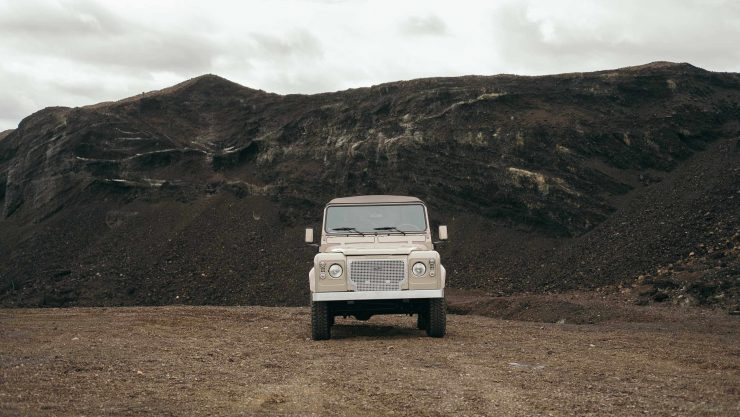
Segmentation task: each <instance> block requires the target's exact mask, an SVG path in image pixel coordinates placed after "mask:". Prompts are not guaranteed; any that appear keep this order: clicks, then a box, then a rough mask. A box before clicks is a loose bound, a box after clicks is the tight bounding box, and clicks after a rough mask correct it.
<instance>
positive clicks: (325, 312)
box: [311, 301, 331, 340]
mask: <svg viewBox="0 0 740 417" xmlns="http://www.w3.org/2000/svg"><path fill="white" fill-rule="evenodd" d="M330 317H331V315H330V314H329V305H328V304H327V303H326V302H321V301H314V302H312V303H311V338H312V339H313V340H327V339H329V338H330V337H331V325H330V324H329V323H330V319H329V318H330Z"/></svg>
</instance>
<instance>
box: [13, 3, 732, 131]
mask: <svg viewBox="0 0 740 417" xmlns="http://www.w3.org/2000/svg"><path fill="white" fill-rule="evenodd" d="M738 41H740V1H739V0H734V1H724V0H708V1H699V0H649V1H648V0H640V1H638V0H634V1H632V0H620V1H606V0H604V1H599V0H592V1H583V0H546V1H536V0H520V1H515V0H510V1H506V0H503V1H461V0H454V1H439V2H436V1H429V0H419V1H403V0H394V1H378V0H373V1H370V0H367V1H363V0H347V1H331V0H324V1H320V0H313V1H310V0H303V1H299V0H271V1H267V0H265V1H220V0H205V1H204V0H199V1H184V0H126V1H114V0H108V1H103V0H0V54H2V60H1V61H0V130H4V129H8V128H14V127H16V126H17V124H18V122H19V121H20V120H21V119H22V118H23V117H25V116H27V115H29V114H31V113H32V112H34V111H37V110H39V109H41V108H43V107H46V106H52V105H63V106H79V105H85V104H92V103H97V102H100V101H106V100H116V99H121V98H124V97H128V96H131V95H134V94H137V93H141V92H143V91H150V90H155V89H160V88H164V87H167V86H169V85H172V84H175V83H177V82H180V81H183V80H185V79H188V78H191V77H194V76H197V75H201V74H205V73H213V74H218V75H221V76H223V77H225V78H228V79H230V80H232V81H236V82H238V83H240V84H243V85H246V86H248V87H252V88H259V89H263V90H267V91H271V92H277V93H316V92H324V91H335V90H343V89H346V88H350V87H361V86H370V85H373V84H379V83H382V82H387V81H396V80H404V79H412V78H419V77H431V76H454V75H465V74H486V75H488V74H498V73H517V74H551V73H561V72H570V71H591V70H599V69H609V68H617V67H623V66H628V65H637V64H644V63H647V62H651V61H658V60H668V61H677V62H690V63H692V64H694V65H696V66H699V67H702V68H706V69H710V70H715V71H733V72H739V71H740V47H738V46H737V44H738Z"/></svg>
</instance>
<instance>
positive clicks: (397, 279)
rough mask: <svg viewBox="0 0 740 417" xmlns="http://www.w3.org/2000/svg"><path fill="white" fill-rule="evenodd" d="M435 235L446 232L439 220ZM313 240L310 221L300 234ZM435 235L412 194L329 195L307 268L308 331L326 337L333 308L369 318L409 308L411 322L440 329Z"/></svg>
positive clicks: (431, 331) (440, 271) (441, 276)
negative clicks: (331, 197) (311, 262)
mask: <svg viewBox="0 0 740 417" xmlns="http://www.w3.org/2000/svg"><path fill="white" fill-rule="evenodd" d="M439 239H440V240H446V239H447V226H439ZM313 241H314V231H313V229H310V228H309V229H306V242H307V243H313ZM435 243H440V242H433V241H432V233H431V227H430V225H429V216H428V215H427V208H426V205H424V203H423V202H422V201H421V200H419V199H418V198H415V197H401V196H392V195H368V196H358V197H346V198H336V199H334V200H331V201H330V202H329V204H327V206H326V208H325V209H324V225H323V227H322V229H321V241H320V242H319V245H318V246H319V253H318V254H317V255H316V256H315V257H314V265H313V268H311V271H310V272H309V273H308V280H309V284H310V286H311V329H312V336H313V339H314V340H324V339H329V338H330V337H331V326H332V325H333V324H334V318H335V317H337V316H342V317H349V316H354V317H355V318H356V319H358V320H369V319H370V317H371V316H373V315H376V314H408V315H410V316H413V315H416V316H417V327H418V328H419V329H422V330H426V332H427V334H428V335H429V336H432V337H443V336H444V334H445V325H446V315H445V314H446V313H445V298H444V287H445V276H446V272H445V268H444V267H443V266H442V264H441V263H440V260H439V253H438V252H436V251H435V250H434V244H435Z"/></svg>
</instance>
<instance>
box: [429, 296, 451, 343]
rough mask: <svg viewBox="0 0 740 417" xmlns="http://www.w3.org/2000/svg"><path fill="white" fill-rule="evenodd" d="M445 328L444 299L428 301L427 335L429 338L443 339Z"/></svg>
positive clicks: (445, 311) (445, 312)
mask: <svg viewBox="0 0 740 417" xmlns="http://www.w3.org/2000/svg"><path fill="white" fill-rule="evenodd" d="M446 327H447V310H446V308H445V299H444V298H431V299H429V322H428V323H427V335H428V336H430V337H444V335H445V331H446Z"/></svg>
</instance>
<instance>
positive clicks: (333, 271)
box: [329, 264, 343, 278]
mask: <svg viewBox="0 0 740 417" xmlns="http://www.w3.org/2000/svg"><path fill="white" fill-rule="evenodd" d="M342 272H343V271H342V267H341V266H339V264H334V265H332V266H330V267H329V275H331V277H332V278H339V277H341V276H342Z"/></svg>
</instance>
